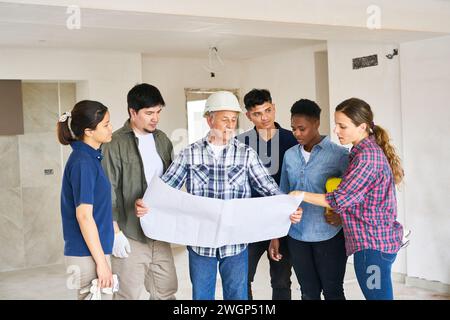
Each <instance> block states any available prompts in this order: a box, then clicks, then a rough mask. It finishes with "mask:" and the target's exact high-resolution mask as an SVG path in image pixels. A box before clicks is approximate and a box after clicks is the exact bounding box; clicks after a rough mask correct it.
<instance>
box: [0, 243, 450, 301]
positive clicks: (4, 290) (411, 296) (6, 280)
mask: <svg viewBox="0 0 450 320" xmlns="http://www.w3.org/2000/svg"><path fill="white" fill-rule="evenodd" d="M173 253H174V257H175V264H176V267H177V274H178V284H179V289H178V292H177V294H176V296H177V299H182V300H190V299H191V297H192V295H191V283H190V280H189V270H188V258H187V250H186V249H185V248H184V247H174V248H173ZM66 277H67V275H66V273H65V266H64V265H52V266H44V267H37V268H32V269H25V270H18V271H10V272H2V273H0V299H1V300H5V299H7V300H9V299H27V300H28V299H31V300H33V299H45V300H55V299H56V300H70V299H75V297H76V295H75V292H74V291H70V290H68V289H66V281H67V278H66ZM292 282H293V285H292V289H293V293H292V296H293V299H300V290H299V285H298V283H297V279H296V278H295V274H293V275H292ZM345 294H346V297H347V299H349V300H360V299H364V297H363V295H362V292H361V290H360V289H359V286H358V283H357V281H356V277H355V274H354V271H353V266H352V265H351V264H348V265H347V272H346V276H345ZM253 295H254V298H255V300H258V299H271V295H272V291H271V288H270V280H269V263H268V260H267V259H266V258H265V256H263V257H262V258H261V261H260V262H259V265H258V271H257V274H256V277H255V281H254V283H253ZM394 295H395V299H397V300H450V295H446V294H442V293H437V292H433V291H428V290H424V289H420V288H415V287H408V286H406V285H405V284H402V283H398V282H395V283H394ZM142 298H143V299H146V298H148V294H147V293H146V292H143V294H142ZM216 298H217V299H222V289H221V285H220V278H219V277H218V282H217V292H216Z"/></svg>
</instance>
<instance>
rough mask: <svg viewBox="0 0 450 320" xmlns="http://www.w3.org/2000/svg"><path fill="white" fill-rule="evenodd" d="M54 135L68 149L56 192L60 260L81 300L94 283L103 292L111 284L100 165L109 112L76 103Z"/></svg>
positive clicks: (108, 208)
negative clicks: (58, 194)
mask: <svg viewBox="0 0 450 320" xmlns="http://www.w3.org/2000/svg"><path fill="white" fill-rule="evenodd" d="M57 135H58V140H59V142H60V143H61V144H63V145H69V144H70V146H71V147H72V153H71V154H70V157H69V159H68V160H67V163H66V166H65V168H64V175H63V181H62V188H61V216H62V226H63V234H64V256H65V262H66V266H67V268H68V271H70V272H73V271H74V270H75V272H74V274H73V277H72V280H73V282H72V283H71V285H72V286H73V287H72V289H77V290H78V299H85V298H88V294H89V290H90V287H91V282H92V281H93V280H95V279H97V280H96V281H97V288H99V289H100V290H102V292H104V291H103V290H104V288H111V287H113V285H114V277H113V275H112V272H111V262H110V255H111V253H112V247H113V241H114V229H113V220H112V202H111V184H110V183H109V180H108V178H107V177H106V175H105V173H104V171H103V168H102V166H101V164H100V162H101V160H102V153H101V150H100V146H101V145H102V144H103V143H106V142H110V141H111V138H112V127H111V124H110V122H109V112H108V108H106V107H105V106H104V105H103V104H101V103H100V102H97V101H89V100H84V101H80V102H78V103H77V104H76V105H75V106H74V108H73V110H72V111H71V112H65V113H64V114H63V115H62V116H61V117H60V118H59V121H58V123H57ZM69 268H70V269H69ZM108 290H110V291H113V290H111V289H108ZM102 298H103V299H105V298H108V299H111V298H112V295H106V294H103V295H102Z"/></svg>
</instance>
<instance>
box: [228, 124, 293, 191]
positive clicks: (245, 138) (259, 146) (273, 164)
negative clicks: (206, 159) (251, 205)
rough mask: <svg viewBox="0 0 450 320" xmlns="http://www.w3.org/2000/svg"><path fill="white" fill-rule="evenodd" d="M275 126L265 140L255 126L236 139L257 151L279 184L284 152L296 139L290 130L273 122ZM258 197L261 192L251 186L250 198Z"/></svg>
mask: <svg viewBox="0 0 450 320" xmlns="http://www.w3.org/2000/svg"><path fill="white" fill-rule="evenodd" d="M275 128H276V131H275V134H274V136H273V137H272V138H271V139H269V140H267V141H266V140H264V139H263V138H261V136H260V135H259V134H258V131H257V130H256V127H253V129H252V130H249V131H246V132H244V133H242V134H240V135H238V136H237V137H236V139H238V140H239V141H240V142H242V143H245V144H246V145H248V146H249V147H251V148H253V149H254V150H255V151H256V153H258V156H259V158H260V159H261V161H262V163H263V164H264V166H265V167H266V168H267V170H268V171H269V174H270V175H271V176H272V178H273V179H274V180H275V182H276V183H277V184H278V185H279V184H280V177H281V166H282V164H283V158H284V154H285V152H286V151H287V150H288V149H289V148H292V147H293V146H295V145H297V140H296V139H295V137H294V135H293V134H292V131H290V130H286V129H284V128H282V127H281V126H280V125H279V124H278V123H277V122H275ZM258 197H261V194H259V193H258V192H257V191H256V190H255V189H253V188H252V198H258Z"/></svg>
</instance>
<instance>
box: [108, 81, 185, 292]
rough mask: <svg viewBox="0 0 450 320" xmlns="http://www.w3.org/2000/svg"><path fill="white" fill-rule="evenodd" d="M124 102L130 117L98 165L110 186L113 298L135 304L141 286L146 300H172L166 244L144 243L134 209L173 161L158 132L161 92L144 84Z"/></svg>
mask: <svg viewBox="0 0 450 320" xmlns="http://www.w3.org/2000/svg"><path fill="white" fill-rule="evenodd" d="M127 102H128V114H129V116H130V118H129V119H128V120H127V121H126V122H125V124H124V126H123V127H122V128H120V129H119V130H117V131H115V132H114V133H113V138H112V141H111V142H110V143H108V144H106V145H104V147H103V153H104V159H103V161H102V164H103V167H104V169H105V172H106V174H107V176H108V177H109V180H110V182H111V187H112V206H113V220H114V232H115V236H114V247H113V257H112V261H111V264H112V271H113V272H114V273H116V274H117V275H118V276H119V282H120V285H119V288H120V289H119V292H118V293H116V294H115V295H114V299H133V300H136V299H139V297H140V295H141V293H142V289H143V287H145V289H146V290H147V291H148V292H149V293H150V299H156V300H159V299H164V300H165V299H175V293H176V291H177V289H178V280H177V275H176V270H175V265H174V260H173V255H172V251H171V248H170V244H168V243H166V242H163V241H157V240H153V239H149V238H147V237H146V236H145V235H144V233H143V231H142V228H141V225H140V221H139V218H137V217H136V214H135V209H134V203H135V201H136V199H139V198H142V196H143V195H144V192H145V190H146V189H147V184H148V182H150V180H151V179H152V177H153V176H155V175H157V176H159V177H161V176H162V175H163V173H164V172H165V171H166V170H167V168H168V167H169V165H170V164H171V162H172V151H173V146H172V143H171V142H170V140H169V139H168V138H167V136H166V134H165V133H164V132H162V131H160V130H158V129H156V126H157V124H158V122H159V117H160V112H161V110H162V108H163V107H164V105H165V102H164V99H163V98H162V96H161V93H160V92H159V90H158V89H157V88H156V87H154V86H152V85H150V84H146V83H142V84H138V85H136V86H134V87H133V88H132V89H131V90H130V91H129V92H128V95H127Z"/></svg>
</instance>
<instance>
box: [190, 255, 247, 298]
mask: <svg viewBox="0 0 450 320" xmlns="http://www.w3.org/2000/svg"><path fill="white" fill-rule="evenodd" d="M187 248H188V251H189V275H190V277H191V283H192V299H193V300H214V299H215V293H216V277H217V263H219V272H220V277H221V278H222V288H223V299H224V300H247V298H248V292H247V275H248V248H246V249H245V250H244V251H242V252H241V253H239V254H237V255H235V256H231V257H225V258H219V257H218V256H216V257H204V256H201V255H199V254H197V253H195V252H194V251H193V250H192V249H191V248H190V247H187Z"/></svg>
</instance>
